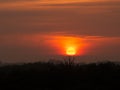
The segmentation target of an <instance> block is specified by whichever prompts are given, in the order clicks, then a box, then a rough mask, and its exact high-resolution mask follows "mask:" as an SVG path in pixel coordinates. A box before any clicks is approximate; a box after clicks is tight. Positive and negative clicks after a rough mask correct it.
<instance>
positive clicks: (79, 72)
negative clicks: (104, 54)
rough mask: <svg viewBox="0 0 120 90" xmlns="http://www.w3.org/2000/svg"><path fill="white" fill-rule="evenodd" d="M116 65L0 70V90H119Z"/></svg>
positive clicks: (26, 66) (25, 66)
mask: <svg viewBox="0 0 120 90" xmlns="http://www.w3.org/2000/svg"><path fill="white" fill-rule="evenodd" d="M119 89H120V65H119V64H117V63H112V62H105V63H91V64H74V63H70V64H69V63H57V64H54V63H50V62H49V63H42V62H38V63H28V64H21V65H7V66H1V67H0V90H119Z"/></svg>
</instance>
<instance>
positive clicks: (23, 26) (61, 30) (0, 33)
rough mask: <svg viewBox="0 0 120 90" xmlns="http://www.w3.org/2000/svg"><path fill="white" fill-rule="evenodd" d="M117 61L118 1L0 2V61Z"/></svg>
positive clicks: (119, 55) (119, 37) (119, 33)
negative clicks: (70, 52) (70, 54)
mask: <svg viewBox="0 0 120 90" xmlns="http://www.w3.org/2000/svg"><path fill="white" fill-rule="evenodd" d="M71 47H72V48H74V49H75V51H76V55H80V56H95V57H96V56H97V57H110V58H109V59H113V58H114V60H120V0H0V58H1V61H5V62H26V61H34V60H35V59H36V58H37V59H38V58H40V57H46V56H56V55H66V50H67V49H68V48H71Z"/></svg>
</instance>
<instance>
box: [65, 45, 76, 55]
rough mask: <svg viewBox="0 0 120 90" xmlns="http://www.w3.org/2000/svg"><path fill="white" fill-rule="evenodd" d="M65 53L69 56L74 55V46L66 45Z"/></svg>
mask: <svg viewBox="0 0 120 90" xmlns="http://www.w3.org/2000/svg"><path fill="white" fill-rule="evenodd" d="M66 54H67V55H70V56H74V55H76V49H75V48H74V47H68V48H67V50H66Z"/></svg>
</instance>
